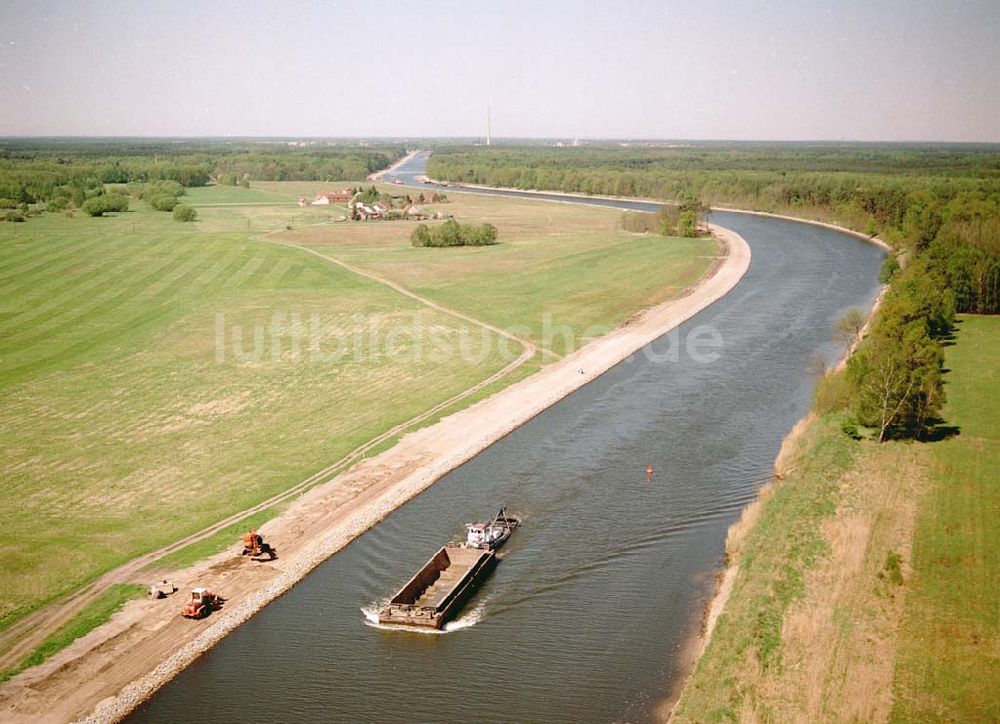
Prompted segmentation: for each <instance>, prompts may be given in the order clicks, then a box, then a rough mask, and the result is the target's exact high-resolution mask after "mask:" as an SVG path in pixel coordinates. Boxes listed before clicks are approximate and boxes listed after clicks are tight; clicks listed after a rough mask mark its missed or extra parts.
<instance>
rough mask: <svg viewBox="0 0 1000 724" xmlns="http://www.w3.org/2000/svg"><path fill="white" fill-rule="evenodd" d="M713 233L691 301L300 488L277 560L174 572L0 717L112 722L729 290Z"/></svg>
mask: <svg viewBox="0 0 1000 724" xmlns="http://www.w3.org/2000/svg"><path fill="white" fill-rule="evenodd" d="M713 231H714V233H715V234H716V235H717V236H718V237H719V238H720V239H721V240H722V241H723V242H724V245H725V248H726V251H727V253H726V255H725V257H724V258H723V259H721V261H720V263H719V264H718V266H717V267H716V269H715V270H714V273H713V274H712V275H711V276H709V277H708V278H706V279H704V280H702V281H701V282H700V283H699V284H698V285H697V286H695V287H694V288H692V289H691V290H689V291H688V293H687V294H686V295H685V296H683V297H681V298H679V299H674V300H672V301H669V302H666V303H664V304H661V305H658V306H656V307H653V308H651V309H648V310H646V311H645V312H642V313H641V314H639V315H637V316H636V317H635V318H634V319H632V320H630V322H629V323H628V324H626V325H625V326H623V327H620V328H619V329H617V330H615V331H613V332H611V333H609V334H607V335H605V336H604V337H601V338H600V339H598V340H595V341H594V342H591V343H590V344H588V345H587V346H586V347H584V348H583V349H581V350H579V351H577V352H575V353H574V354H572V355H569V356H567V357H565V358H563V359H561V360H560V361H558V362H556V363H553V364H551V365H549V366H547V367H545V368H544V369H542V370H541V371H540V372H538V373H536V374H534V375H532V376H531V377H529V378H527V379H525V380H523V381H521V382H519V383H517V384H515V385H512V386H510V387H508V388H506V389H504V390H502V391H501V392H498V393H497V394H495V395H493V396H491V397H490V398H488V399H486V400H483V401H481V402H479V403H477V404H475V405H473V406H470V407H469V408H467V409H465V410H462V411H460V412H457V413H455V414H453V415H450V416H448V417H446V418H444V419H442V420H440V421H439V422H437V423H435V424H434V425H431V426H429V427H426V428H424V429H422V430H418V431H415V432H413V433H411V434H409V435H406V436H405V437H403V438H402V439H401V440H400V441H399V443H397V444H396V445H395V446H394V447H392V448H391V449H389V450H387V451H385V452H383V453H381V454H380V455H378V456H376V457H374V458H371V459H369V460H365V461H362V462H360V463H359V464H357V465H355V466H353V467H352V468H350V469H349V470H347V471H346V472H344V473H342V474H340V475H338V476H337V477H335V478H334V479H332V480H330V481H329V482H327V483H324V484H323V485H321V486H318V487H316V488H314V489H312V490H311V491H309V492H308V493H306V494H304V495H303V496H302V497H301V498H299V499H298V500H296V502H295V503H293V504H292V505H291V506H290V507H289V508H288V509H287V510H286V511H284V512H283V513H282V514H281V515H280V516H279V517H278V518H276V519H274V520H273V521H271V522H270V523H268V524H267V525H265V526H264V528H263V531H264V533H265V535H266V536H267V538H268V540H269V541H271V542H272V543H273V544H274V545H275V546H276V547H277V548H278V551H279V555H280V558H279V559H278V560H276V561H274V562H272V563H260V564H255V563H252V562H250V561H247V560H244V559H241V558H240V557H239V556H238V555H234V552H233V550H229V551H227V552H224V553H222V554H220V555H218V556H216V557H214V558H212V559H210V560H208V561H205V562H203V563H201V564H199V565H197V566H194V567H192V568H189V569H185V570H183V571H178V572H175V573H172V574H169V575H170V577H171V578H172V579H173V580H174V582H175V583H176V584H177V585H178V586H180V588H181V591H180V593H179V595H175V596H173V597H171V598H168V599H166V600H161V601H138V602H135V603H133V604H130V605H128V606H127V607H126V609H125V610H124V611H122V612H121V613H120V614H118V615H117V616H115V617H114V618H113V619H112V621H111V622H109V623H108V624H107V625H105V626H102V627H101V628H99V629H97V630H95V631H93V632H91V634H89V635H88V636H86V637H84V638H81V639H79V640H78V641H76V642H74V644H72V645H71V646H70V647H68V648H67V649H65V650H64V651H62V652H61V653H59V654H57V655H56V656H54V657H53V658H52V659H50V660H49V661H48V662H46V663H45V664H43V665H41V666H38V667H35V668H33V669H29V670H28V671H26V672H25V673H23V674H22V675H20V676H18V677H16V678H15V679H13V680H11V681H10V682H8V683H7V684H4V685H2V686H0V719H3V720H4V721H20V720H31V721H39V720H50V721H65V720H70V719H74V718H79V717H85V718H87V719H89V720H93V721H114V720H117V719H120V718H122V717H123V716H125V715H126V714H127V713H128V712H129V711H131V710H132V709H133V708H134V707H135V706H137V705H138V704H139V703H141V702H142V701H143V700H144V699H146V698H147V697H149V696H150V695H152V694H153V693H154V692H155V691H156V690H157V689H158V688H160V687H161V686H162V685H163V684H165V683H166V682H167V681H169V680H170V679H171V678H172V677H173V676H175V675H176V674H177V673H178V672H180V671H181V670H182V669H183V668H184V667H185V666H187V665H188V664H190V663H191V662H192V661H193V660H194V659H195V658H197V657H198V656H199V655H200V654H202V653H203V652H205V651H206V650H208V649H209V648H210V647H211V646H212V645H214V644H215V643H217V642H218V641H219V640H221V639H222V638H223V637H224V636H226V635H227V634H228V633H230V632H231V631H233V630H234V629H235V628H237V627H238V626H239V625H240V624H242V623H243V622H245V621H246V620H247V619H249V618H250V617H251V616H253V615H254V614H255V613H256V612H257V611H259V610H260V609H261V608H263V607H264V606H265V605H266V604H267V603H269V602H270V601H272V600H274V599H275V598H277V597H278V596H280V595H281V594H282V593H284V592H285V591H287V590H289V589H290V588H291V587H292V586H294V585H295V584H296V583H297V582H298V581H300V580H301V579H302V578H303V577H304V576H305V575H307V574H308V573H309V571H311V570H312V569H313V568H315V567H316V566H318V565H319V564H320V563H322V562H323V561H325V560H326V559H328V558H329V557H330V556H331V555H333V554H334V553H336V552H337V551H338V550H340V549H341V548H343V547H344V546H345V545H347V544H348V543H349V542H350V541H351V540H353V539H354V538H355V537H357V536H358V535H360V534H361V533H363V532H364V531H366V530H367V529H369V528H370V527H371V526H373V525H375V524H376V523H377V522H378V521H380V520H381V519H382V518H384V517H385V516H386V515H388V514H389V513H390V512H391V511H393V510H394V509H395V508H397V507H399V506H400V505H402V504H403V503H405V502H406V501H407V500H409V499H411V498H412V497H414V496H415V495H417V494H418V493H420V492H421V491H423V490H425V489H426V488H427V487H429V486H430V485H432V484H433V483H434V482H435V481H436V480H437V479H438V478H440V477H441V476H442V475H444V474H445V473H447V472H448V471H450V470H452V469H453V468H455V467H457V466H459V465H461V464H462V463H463V462H465V461H467V460H469V459H470V458H472V457H473V456H475V455H476V454H477V453H479V452H480V451H482V450H483V449H485V448H486V447H488V446H489V445H491V444H493V443H494V442H496V441H497V440H499V439H501V438H502V437H504V436H505V435H507V434H508V433H510V432H511V431H512V430H514V429H515V428H517V427H518V426H520V425H522V424H523V423H525V422H526V421H528V420H530V419H531V418H532V417H534V416H535V415H537V414H539V413H540V412H542V411H543V410H544V409H546V408H547V407H549V406H551V405H552V404H554V403H555V402H557V401H558V400H560V399H562V398H563V397H565V396H566V395H568V394H569V393H571V392H573V391H574V390H576V389H578V388H580V387H582V386H583V385H584V384H586V383H587V382H589V381H590V380H592V379H594V377H596V376H597V375H600V374H601V373H603V372H605V371H606V370H608V369H610V368H611V367H613V366H614V365H616V364H618V363H619V362H621V361H623V360H624V359H626V358H627V357H629V356H630V355H631V354H633V353H635V352H637V351H639V350H641V349H642V348H643V347H644V346H645V345H647V344H648V343H650V342H652V341H653V340H655V339H657V338H658V337H660V336H662V335H663V334H665V333H666V332H668V331H670V330H671V329H673V328H674V327H676V326H677V325H678V324H680V323H682V322H684V321H685V320H687V319H688V318H690V317H691V316H693V315H694V314H696V313H697V312H699V311H700V310H702V309H704V308H705V307H707V306H708V305H710V304H711V303H712V302H714V301H716V300H717V299H719V298H721V297H722V296H723V295H725V294H726V293H727V292H728V291H729V290H730V289H732V288H733V287H734V286H735V285H736V284H737V282H739V280H740V279H741V278H742V277H743V275H744V274H745V273H746V271H747V269H748V268H749V266H750V248H749V246H748V245H747V244H746V242H745V241H744V240H743V239H742V238H740V237H739V236H738V235H737V234H735V233H733V232H730V231H728V230H726V229H722V228H720V227H713ZM580 369H583V370H584V372H585V373H584V374H581V373H580V371H579V370H580ZM153 577H154V576H153V575H152V574H151V575H150V576H149V578H153ZM195 584H197V585H205V586H208V587H209V588H211V589H212V590H214V591H216V592H218V593H220V594H221V595H223V596H224V597H225V598H226V599H227V600H228V603H227V604H226V606H225V608H224V609H223V610H222V611H219V612H217V613H216V614H213V615H212V616H211V617H210V618H208V619H206V620H204V621H188V620H185V619H182V618H180V616H179V615H178V612H179V609H180V607H181V605H182V604H183V601H182V597H183V596H185V595H186V594H185V589H187V588H190V587H191V586H192V585H195ZM359 625H361V622H360V614H359Z"/></svg>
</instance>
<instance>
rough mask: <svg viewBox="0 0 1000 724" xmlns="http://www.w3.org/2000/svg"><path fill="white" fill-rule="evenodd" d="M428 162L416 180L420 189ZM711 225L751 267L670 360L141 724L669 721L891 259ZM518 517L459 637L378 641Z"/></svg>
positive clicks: (765, 227) (337, 576)
mask: <svg viewBox="0 0 1000 724" xmlns="http://www.w3.org/2000/svg"><path fill="white" fill-rule="evenodd" d="M417 162H418V164H419V165H411V166H410V167H409V168H408V169H404V170H403V171H401V172H400V175H401V176H403V177H404V178H406V176H404V173H408V174H409V177H410V178H412V176H413V175H416V174H418V173H420V172H421V171H422V169H421V166H422V159H417ZM614 205H616V206H622V205H625V204H623V203H622V202H615V203H614ZM629 205H632V206H634V207H635V208H645V207H644V206H643V205H642V204H640V203H632V204H629ZM712 220H713V221H714V222H715V223H717V224H720V225H722V226H725V227H727V228H730V229H732V230H733V231H736V232H737V233H739V234H740V235H742V236H743V238H744V239H746V241H747V242H748V243H749V244H750V247H751V249H752V252H753V259H752V262H751V267H750V270H749V272H748V273H747V275H746V276H745V277H744V279H743V280H742V281H741V282H740V283H739V284H738V285H737V287H736V288H735V289H734V290H733V291H732V292H731V293H730V294H729V295H727V296H726V297H725V298H723V299H721V300H720V301H718V302H716V303H715V304H713V305H712V306H710V307H709V308H707V309H706V310H704V311H702V312H701V313H700V314H698V315H696V316H695V317H694V318H692V319H691V320H689V321H688V322H687V323H685V324H684V325H682V326H681V327H680V328H679V330H678V331H677V333H676V334H674V335H667V336H666V337H664V338H661V339H660V340H658V341H656V342H654V343H653V344H652V345H651V351H652V352H653V353H655V355H656V356H657V357H660V358H663V359H659V360H653V359H651V358H650V356H648V355H646V354H644V353H639V354H637V355H635V356H634V358H633V359H632V360H631V361H626V362H623V363H622V364H620V365H618V366H617V367H615V368H613V369H612V370H610V371H609V372H607V373H606V374H604V375H603V376H601V377H600V378H598V379H596V380H595V381H594V382H592V383H591V384H589V385H587V386H586V387H584V388H582V389H581V390H579V391H577V392H575V393H573V394H572V395H570V396H569V397H567V398H566V399H564V400H563V401H561V402H559V403H558V404H556V405H555V406H554V407H552V408H550V409H549V410H547V411H546V412H544V413H543V414H541V415H539V416H538V417H537V418H535V419H534V420H532V421H531V422H529V423H527V424H526V425H524V426H523V427H521V428H519V429H518V430H516V431H515V432H513V433H512V434H511V435H509V436H508V437H506V438H505V439H503V440H501V441H500V442H498V443H496V444H495V445H493V446H492V447H490V448H489V449H487V450H486V451H484V452H483V453H481V454H480V455H479V456H477V457H476V458H474V459H473V460H471V461H469V462H468V463H466V464H465V465H463V466H462V467H460V468H458V469H456V470H455V471H453V472H452V473H450V474H448V475H446V476H445V477H444V478H442V479H441V480H440V481H439V482H438V483H436V484H435V485H434V486H433V487H432V488H430V489H429V490H428V491H427V492H425V493H423V494H421V495H420V496H418V497H417V498H416V499H414V500H413V501H411V502H410V503H408V504H407V505H405V506H403V507H402V508H400V509H399V510H397V511H395V512H394V513H393V514H392V515H390V516H389V517H388V518H387V519H386V520H385V521H384V522H382V523H380V524H379V525H378V526H376V527H375V528H373V529H372V530H371V531H369V532H368V533H366V534H365V535H363V536H362V537H360V538H359V539H358V540H356V541H354V542H353V543H352V544H351V545H350V546H348V547H347V548H346V549H345V550H343V551H342V552H341V553H338V554H337V555H336V556H334V557H333V558H332V559H330V560H329V561H327V562H326V563H325V564H324V565H322V566H321V567H319V568H318V569H317V570H316V571H315V572H313V573H312V574H311V575H310V576H309V577H308V578H306V579H305V580H304V581H302V582H301V583H300V584H299V585H298V586H296V587H295V588H294V589H293V590H292V591H290V592H289V593H288V594H287V595H285V596H284V597H282V598H281V599H279V600H277V601H275V602H274V603H272V604H271V605H270V606H268V607H267V608H266V609H265V610H263V611H261V612H260V613H259V614H258V615H257V616H256V617H254V618H253V619H251V620H250V621H249V622H248V623H246V624H245V625H244V626H243V627H241V628H240V629H239V630H237V631H236V632H234V633H233V634H232V635H231V636H229V637H228V638H227V639H225V640H224V641H223V642H222V643H220V644H219V645H218V646H216V647H215V648H214V649H213V650H211V651H210V652H209V653H207V654H206V655H204V656H203V657H201V658H200V659H199V660H198V661H196V662H195V663H194V664H193V665H192V666H190V667H189V668H188V669H187V670H186V671H184V672H183V673H182V674H181V675H180V676H178V677H177V678H176V679H175V680H174V681H172V682H171V683H170V684H168V685H167V686H166V687H165V688H164V689H162V690H161V691H160V693H159V694H158V695H157V696H156V697H155V698H153V699H152V700H151V701H150V702H148V703H147V704H146V705H145V706H144V707H143V708H142V709H140V710H139V711H137V712H136V713H135V714H134V715H133V716H132V718H131V720H132V721H135V722H146V721H150V722H152V721H157V722H187V721H194V720H204V721H212V722H217V723H223V722H246V721H253V722H258V723H260V722H287V721H324V722H367V721H378V722H382V721H488V722H492V721H495V722H511V721H547V722H557V721H559V722H561V721H565V722H584V721H587V722H590V721H594V722H602V721H612V720H614V721H623V720H625V721H646V720H650V719H652V718H653V716H654V714H655V710H656V707H657V705H658V703H660V702H661V700H662V698H663V696H664V694H665V693H666V692H667V691H668V689H669V687H670V686H671V685H672V684H674V683H676V682H677V681H678V678H679V677H680V676H681V675H682V674H683V671H682V670H681V664H682V661H681V657H680V655H679V654H680V652H681V650H682V648H683V647H684V645H685V642H686V641H689V640H690V637H691V636H693V635H694V634H696V633H697V631H698V627H699V625H700V620H701V615H702V611H703V608H704V606H705V603H706V601H707V600H708V598H709V596H710V595H711V592H712V584H713V580H712V579H713V573H714V571H715V570H716V569H718V567H719V566H720V565H721V563H722V555H723V548H724V542H725V537H726V529H727V527H728V526H729V525H730V523H732V522H733V521H734V520H735V519H736V518H737V517H738V516H739V512H740V509H741V508H742V506H743V505H745V504H746V503H747V502H748V501H749V500H751V499H752V498H753V496H754V494H755V492H756V490H757V489H758V487H759V486H760V485H761V484H762V483H764V482H765V481H766V480H767V479H768V478H769V474H770V471H771V466H772V464H773V461H774V458H775V456H776V454H777V452H778V449H779V446H780V443H781V440H782V438H783V437H784V436H785V435H786V434H787V432H788V431H789V429H790V428H791V427H792V425H793V424H794V423H795V422H796V420H798V419H799V418H800V417H801V416H802V415H803V414H804V413H805V412H806V411H807V409H808V407H809V402H810V394H811V388H812V380H811V378H810V374H809V366H810V359H811V358H812V357H813V356H814V355H815V354H817V353H821V354H824V355H825V356H826V357H827V359H830V360H832V359H833V358H835V357H836V356H837V355H838V354H839V350H838V349H837V348H836V347H835V346H833V345H832V344H831V343H830V341H829V340H830V336H831V332H832V329H833V326H834V323H835V322H836V320H837V319H838V318H839V317H840V316H841V315H842V314H843V313H844V312H845V311H846V310H847V309H848V308H850V307H860V308H863V309H867V308H868V307H869V306H870V305H871V303H872V302H873V300H874V297H875V294H876V291H877V287H878V283H877V280H876V276H877V272H878V268H879V265H880V263H881V260H882V252H881V251H880V250H879V249H877V248H876V247H874V246H872V245H869V244H867V243H865V242H863V241H861V240H859V239H857V238H855V237H852V236H849V235H845V234H842V233H839V232H836V231H832V230H827V229H824V228H820V227H815V226H810V225H806V224H801V223H797V222H792V221H784V220H780V219H772V218H765V217H757V216H752V215H746V214H739V213H728V212H727V213H723V212H716V213H714V214H713V215H712ZM696 328H702V330H701V331H699V333H698V334H700V335H707V334H714V333H718V335H719V337H720V338H721V340H722V346H721V347H720V348H718V349H717V350H712V351H716V352H717V353H718V358H717V359H715V360H714V361H711V362H707V361H705V360H704V359H695V358H693V357H692V355H690V354H688V352H687V349H686V346H687V345H686V342H687V341H688V339H689V338H690V335H691V332H692V331H693V330H695V329H696ZM704 328H710V329H712V330H715V332H713V333H706V332H704ZM678 347H679V354H678V355H676V359H675V358H674V355H673V354H672V350H675V349H678ZM702 351H704V348H703V350H702ZM699 357H700V355H699ZM647 465H652V466H653V467H654V471H655V473H654V477H653V480H652V482H648V481H647V479H646V466H647ZM503 504H506V505H508V506H510V509H511V511H513V512H516V513H517V514H519V515H520V516H522V518H523V520H524V523H523V526H522V527H521V528H520V529H519V530H518V531H517V532H516V533H515V534H514V536H513V538H512V539H511V540H510V542H509V543H508V544H507V546H506V548H505V549H504V551H503V558H502V560H501V562H500V564H499V566H498V567H497V569H496V571H495V572H494V573H493V575H492V576H491V577H490V578H489V579H488V580H487V582H486V583H485V585H483V586H482V588H481V589H480V590H479V592H478V593H477V595H476V596H475V597H474V598H473V599H472V601H471V602H470V604H469V605H468V606H467V608H466V609H465V612H464V613H463V614H462V616H461V617H460V618H459V619H458V620H457V621H456V622H454V623H453V624H452V625H451V627H450V630H449V631H448V632H446V633H443V634H420V633H403V632H398V631H385V630H381V629H379V628H376V627H374V626H372V625H370V624H369V623H368V622H367V620H366V616H365V613H364V611H365V610H370V609H371V607H373V606H374V605H376V604H377V603H378V602H379V601H380V600H382V599H383V598H384V597H385V596H387V595H388V594H390V593H392V592H393V591H394V590H396V589H397V588H398V587H399V586H400V585H401V584H402V583H404V582H405V581H406V580H407V579H408V578H409V577H410V576H411V575H412V574H413V572H414V571H416V570H417V568H418V567H419V566H421V565H422V564H423V563H424V562H425V561H426V559H427V558H428V557H430V555H431V554H432V553H433V552H434V551H435V550H436V549H437V548H438V547H439V546H440V545H441V544H442V543H444V542H445V541H447V540H449V539H451V538H453V537H458V536H461V535H462V534H463V528H462V524H463V523H464V522H466V521H469V520H474V519H477V518H481V517H484V516H486V515H488V514H490V513H491V512H493V510H494V509H495V508H497V507H499V506H500V505H503Z"/></svg>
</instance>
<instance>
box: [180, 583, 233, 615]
mask: <svg viewBox="0 0 1000 724" xmlns="http://www.w3.org/2000/svg"><path fill="white" fill-rule="evenodd" d="M224 600H225V599H223V598H222V597H221V596H216V595H215V594H214V593H212V592H211V591H209V590H208V589H207V588H195V589H192V590H191V600H190V601H188V603H187V606H185V607H184V610H182V611H181V616H183V617H184V618H205V617H206V616H207V615H208V614H210V613H212V611H215V610H217V609H220V608H222V604H223V602H224Z"/></svg>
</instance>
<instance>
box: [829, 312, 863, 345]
mask: <svg viewBox="0 0 1000 724" xmlns="http://www.w3.org/2000/svg"><path fill="white" fill-rule="evenodd" d="M864 326H865V315H864V313H863V312H862V311H861V310H860V309H856V308H851V309H848V310H847V312H846V313H845V314H844V316H843V317H841V318H840V321H838V322H837V326H836V328H835V329H834V332H833V339H834V341H836V342H839V343H840V344H843V345H845V346H848V347H849V346H850V345H852V344H854V342H855V340H857V338H858V336H859V335H860V334H861V330H862V329H864Z"/></svg>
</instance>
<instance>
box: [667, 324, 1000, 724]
mask: <svg viewBox="0 0 1000 724" xmlns="http://www.w3.org/2000/svg"><path fill="white" fill-rule="evenodd" d="M998 356H1000V317H977V316H963V317H960V321H959V325H958V329H957V332H956V341H955V344H954V345H953V346H950V347H948V348H947V349H946V361H945V366H946V368H948V369H949V371H948V372H947V375H946V380H947V386H946V389H947V393H948V404H947V407H946V409H945V424H946V426H948V427H954V428H957V434H954V435H953V436H950V437H946V438H945V439H943V440H939V441H936V442H929V443H914V442H905V441H897V442H891V443H885V444H882V445H879V444H877V443H875V442H873V441H862V442H854V441H852V440H851V439H850V438H848V437H847V436H846V435H845V434H843V432H842V431H841V429H840V425H839V423H840V418H839V417H838V416H837V415H828V416H825V417H822V418H819V419H817V420H816V421H814V422H813V423H812V424H811V425H809V427H808V428H807V431H806V433H805V435H804V436H803V437H802V438H801V439H799V440H797V441H796V442H795V443H794V445H793V448H792V449H793V451H794V452H793V454H792V456H791V459H790V461H789V462H788V463H787V464H788V465H789V467H790V469H791V472H790V473H789V474H788V475H787V476H786V477H785V478H783V479H782V480H781V481H779V482H778V483H776V484H775V485H774V487H773V488H772V489H771V490H770V492H769V495H768V496H767V497H766V500H765V502H764V503H763V504H762V506H761V508H760V516H759V518H758V519H757V522H756V524H755V525H753V527H752V528H750V529H749V533H748V535H747V537H746V540H745V542H744V543H743V544H742V546H741V551H740V552H739V553H738V555H737V562H738V564H739V572H738V574H737V576H736V579H735V584H734V587H733V591H732V594H731V596H730V598H729V600H728V603H727V604H726V608H725V612H724V613H723V614H722V615H721V616H720V617H719V620H718V623H717V625H716V628H715V631H714V633H713V635H712V639H711V642H710V644H709V645H708V647H707V649H706V651H705V653H704V655H703V656H702V658H701V660H700V661H699V663H698V666H697V669H696V671H695V674H694V675H693V676H692V678H691V679H690V680H689V682H688V684H687V686H686V687H685V689H684V693H683V698H682V701H681V704H680V706H679V710H678V712H677V720H679V721H699V722H701V721H737V720H740V721H747V720H754V721H793V720H797V721H821V720H822V721H871V720H875V721H884V720H888V719H891V720H894V721H901V722H904V721H905V722H909V721H997V719H998V718H1000V485H998V480H1000V479H998V476H997V470H1000V416H998V412H997V409H998V408H997V401H998V399H1000V396H998V392H997V391H998V389H1000V372H998V369H997V366H996V360H997V359H998ZM946 429H947V428H946ZM893 561H895V562H893Z"/></svg>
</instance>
